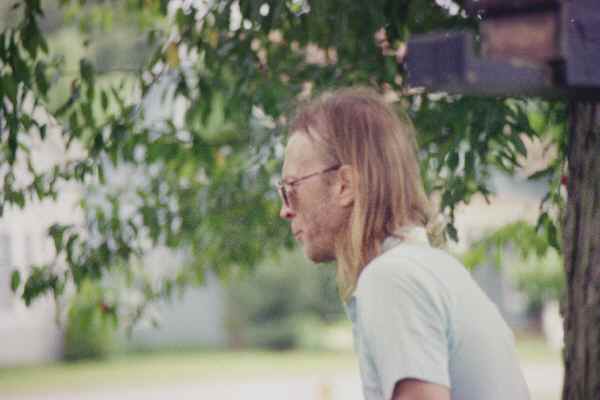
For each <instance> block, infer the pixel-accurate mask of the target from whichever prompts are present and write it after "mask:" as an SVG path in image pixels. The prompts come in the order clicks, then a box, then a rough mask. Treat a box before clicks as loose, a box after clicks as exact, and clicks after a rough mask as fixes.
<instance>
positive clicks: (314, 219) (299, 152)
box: [280, 132, 340, 263]
mask: <svg viewBox="0 0 600 400" xmlns="http://www.w3.org/2000/svg"><path fill="white" fill-rule="evenodd" d="M323 158H324V157H322V155H321V152H320V151H319V149H318V148H317V144H316V143H315V142H314V141H313V140H311V138H309V137H308V135H306V134H304V133H302V132H294V133H293V134H292V135H291V136H290V138H289V141H288V144H287V146H286V150H285V158H284V163H283V170H282V190H284V191H285V194H284V195H283V196H282V197H284V198H283V199H282V207H281V211H280V216H281V217H282V218H284V219H286V220H288V221H289V222H290V227H291V229H292V233H293V235H294V237H295V238H296V240H298V241H299V242H300V243H302V246H303V249H304V254H305V255H306V256H307V257H308V258H309V259H310V260H312V261H313V262H317V263H318V262H328V261H333V260H335V240H334V239H335V233H336V231H337V229H338V226H339V224H340V219H339V210H338V208H339V207H337V206H336V204H335V195H334V193H333V187H334V185H330V184H328V182H327V181H326V179H325V176H324V175H325V174H330V175H332V176H334V175H333V174H335V173H336V172H337V170H336V169H335V167H336V166H335V165H334V166H332V165H327V163H326V162H325V161H323ZM323 171H326V172H323ZM286 200H287V201H286ZM286 202H287V204H286Z"/></svg>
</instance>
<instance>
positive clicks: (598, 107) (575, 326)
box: [563, 101, 600, 400]
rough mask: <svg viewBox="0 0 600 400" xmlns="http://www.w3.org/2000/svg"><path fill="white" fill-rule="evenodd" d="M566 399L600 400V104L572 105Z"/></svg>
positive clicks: (565, 309)
mask: <svg viewBox="0 0 600 400" xmlns="http://www.w3.org/2000/svg"><path fill="white" fill-rule="evenodd" d="M569 130H570V131H569V144H568V154H567V157H568V165H569V177H568V185H567V186H568V200H567V211H566V220H565V225H564V229H563V242H564V262H565V273H566V279H567V293H566V298H565V300H564V303H563V316H564V327H565V350H564V362H565V381H564V386H563V400H598V399H600V103H592V102H580V101H573V102H571V104H570V105H569Z"/></svg>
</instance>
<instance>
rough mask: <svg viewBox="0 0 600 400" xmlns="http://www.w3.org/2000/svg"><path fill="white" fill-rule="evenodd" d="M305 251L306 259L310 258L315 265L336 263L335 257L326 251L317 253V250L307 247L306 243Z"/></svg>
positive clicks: (304, 245)
mask: <svg viewBox="0 0 600 400" xmlns="http://www.w3.org/2000/svg"><path fill="white" fill-rule="evenodd" d="M303 249H304V255H305V256H306V258H308V259H309V260H310V261H312V262H314V263H315V264H321V263H328V262H332V261H335V256H333V255H330V254H327V253H326V252H324V251H317V250H315V249H311V248H309V247H308V246H306V244H305V243H304V244H303Z"/></svg>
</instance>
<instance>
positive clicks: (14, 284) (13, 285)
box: [10, 269, 21, 293]
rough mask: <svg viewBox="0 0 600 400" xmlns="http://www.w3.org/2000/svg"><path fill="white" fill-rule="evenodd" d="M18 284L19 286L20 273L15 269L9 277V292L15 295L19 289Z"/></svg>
mask: <svg viewBox="0 0 600 400" xmlns="http://www.w3.org/2000/svg"><path fill="white" fill-rule="evenodd" d="M19 284H21V273H20V272H19V271H18V270H16V269H15V270H13V272H12V273H11V275H10V290H12V292H13V293H15V292H16V291H17V289H18V288H19Z"/></svg>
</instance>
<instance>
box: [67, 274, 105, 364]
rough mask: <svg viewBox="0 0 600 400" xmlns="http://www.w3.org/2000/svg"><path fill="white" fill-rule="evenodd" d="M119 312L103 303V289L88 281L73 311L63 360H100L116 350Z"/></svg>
mask: <svg viewBox="0 0 600 400" xmlns="http://www.w3.org/2000/svg"><path fill="white" fill-rule="evenodd" d="M115 322H116V318H115V310H114V308H112V307H111V306H109V305H107V304H106V303H105V302H104V300H103V293H102V290H101V288H100V287H98V286H95V285H93V284H92V283H91V282H89V281H87V282H85V283H83V285H82V286H81V288H80V290H79V292H78V293H77V294H76V295H75V296H74V298H73V299H72V301H71V305H70V308H69V315H68V320H67V326H66V332H65V338H64V352H63V357H64V359H65V360H68V361H76V360H83V359H99V358H104V357H106V356H108V355H109V354H110V353H111V352H112V351H113V350H114V344H115V340H114V334H115V329H116V324H115Z"/></svg>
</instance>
